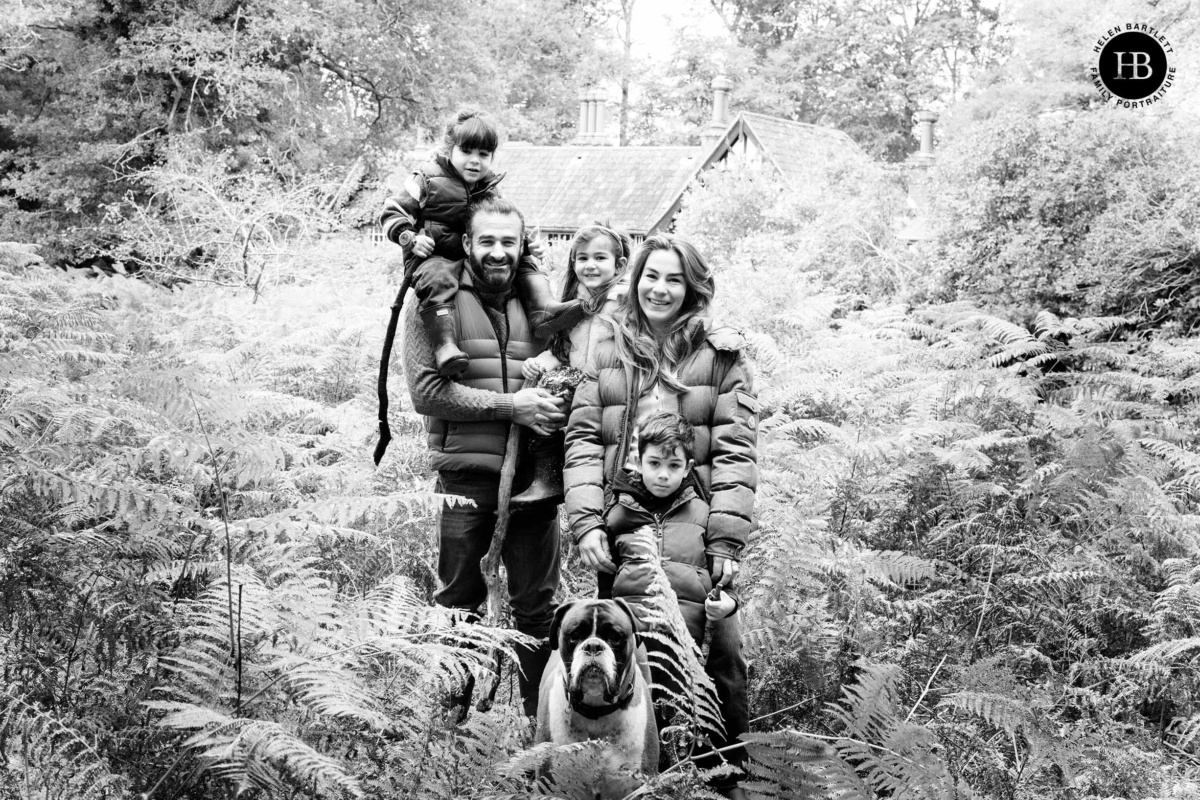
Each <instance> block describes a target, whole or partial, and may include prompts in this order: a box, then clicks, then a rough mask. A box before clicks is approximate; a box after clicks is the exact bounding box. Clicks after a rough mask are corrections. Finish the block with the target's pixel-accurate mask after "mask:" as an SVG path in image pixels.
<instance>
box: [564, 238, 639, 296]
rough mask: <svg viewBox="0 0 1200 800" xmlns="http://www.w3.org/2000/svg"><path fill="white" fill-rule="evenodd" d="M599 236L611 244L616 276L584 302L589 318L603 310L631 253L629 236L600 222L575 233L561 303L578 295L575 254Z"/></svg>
mask: <svg viewBox="0 0 1200 800" xmlns="http://www.w3.org/2000/svg"><path fill="white" fill-rule="evenodd" d="M601 236H603V237H605V238H606V239H608V240H609V241H610V242H612V252H613V257H614V258H615V259H616V260H617V274H616V275H614V276H613V279H612V280H611V281H609V282H608V283H607V284H606V285H604V286H601V287H600V291H599V292H597V293H595V294H594V295H592V297H591V298H590V299H588V300H585V301H584V305H585V306H586V307H587V310H588V314H589V316H590V315H591V314H595V313H596V312H597V311H599V310H600V309H602V308H604V301H606V300H607V299H608V293H609V292H610V291H611V290H612V287H613V286H615V285H616V283H617V281H619V280H620V279H621V276H622V275H624V274H625V270H626V269H628V267H629V256H630V254H631V253H632V252H633V239H631V238H629V234H627V233H625V232H624V231H620V230H617V229H615V228H613V227H611V226H609V225H605V224H604V223H602V222H594V223H592V224H591V225H585V226H584V227H582V228H580V229H579V230H577V231H575V235H574V236H573V237H571V249H570V250H569V251H568V253H567V278H566V280H565V281H564V282H563V290H562V299H563V302H568V301H571V300H574V299H575V297H576V295H578V293H579V278H577V277H576V276H575V254H576V253H578V252H579V251H580V250H582V249H583V248H585V247H587V246H588V245H589V244H591V243H592V241H593V240H594V239H599V238H600V237H601ZM622 259H624V260H625V264H624V265H622V264H621V260H622Z"/></svg>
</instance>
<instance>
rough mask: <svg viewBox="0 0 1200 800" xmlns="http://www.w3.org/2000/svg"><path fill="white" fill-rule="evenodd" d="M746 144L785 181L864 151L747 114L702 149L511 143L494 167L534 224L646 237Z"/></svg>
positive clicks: (813, 129)
mask: <svg viewBox="0 0 1200 800" xmlns="http://www.w3.org/2000/svg"><path fill="white" fill-rule="evenodd" d="M742 140H746V141H747V142H749V143H752V144H753V145H755V146H756V147H758V148H759V149H760V150H761V151H762V154H763V160H764V161H765V162H766V163H768V164H770V165H771V166H773V167H774V168H775V169H776V170H777V171H778V172H779V174H780V175H781V176H783V178H784V179H785V180H788V181H794V182H802V181H804V180H805V179H807V177H808V167H809V165H811V164H812V163H813V161H814V160H815V159H819V158H823V157H827V156H828V155H831V154H834V153H843V154H856V155H858V156H861V157H863V158H866V155H865V153H863V151H862V149H861V148H859V146H858V145H857V144H855V143H854V140H852V139H851V138H850V137H849V136H847V135H846V134H844V133H842V132H841V131H839V130H835V129H833V128H825V127H821V126H819V125H809V124H807V123H803V122H792V121H790V120H786V119H780V118H778V117H771V116H767V115H766V114H755V113H750V112H742V113H741V114H739V115H738V116H737V117H736V118H735V119H734V120H733V121H732V122H731V123H729V126H728V127H727V128H726V129H725V131H724V133H723V134H722V135H721V136H720V137H719V138H718V139H716V141H715V142H712V143H708V144H705V145H704V146H702V147H612V146H604V145H564V146H549V145H547V146H543V145H528V144H522V143H519V142H512V143H509V144H507V145H505V146H504V147H503V148H501V150H500V151H499V153H498V154H497V156H496V163H495V165H494V166H493V169H495V170H496V171H498V172H504V173H505V178H504V182H503V183H501V184H500V190H501V191H502V192H503V193H504V196H505V197H507V198H508V199H510V200H512V201H513V202H514V203H516V204H517V206H518V207H519V208H520V209H521V211H522V212H523V213H524V214H525V219H526V221H527V222H528V223H529V225H530V226H531V227H532V226H537V227H540V228H541V229H542V230H543V231H547V232H571V231H574V230H576V229H578V228H579V227H581V226H583V225H586V224H588V223H589V222H593V221H595V220H602V221H605V222H608V223H609V224H611V225H614V226H616V227H618V228H621V229H623V230H626V231H628V232H629V233H630V234H633V235H634V236H646V235H648V234H650V233H653V232H655V231H658V230H661V229H663V228H665V227H666V226H668V225H669V224H670V222H671V220H672V219H674V217H675V214H676V213H677V212H678V211H679V208H680V206H681V204H682V202H683V195H684V192H686V191H687V188H688V186H689V185H690V184H691V183H692V180H693V179H694V178H695V177H696V175H697V174H698V173H699V172H700V171H701V170H703V169H707V168H708V167H710V166H712V165H713V164H716V163H717V162H719V161H721V160H722V159H723V158H725V156H726V155H727V154H729V153H730V152H731V150H732V149H733V147H734V145H736V144H737V143H738V142H740V141H742Z"/></svg>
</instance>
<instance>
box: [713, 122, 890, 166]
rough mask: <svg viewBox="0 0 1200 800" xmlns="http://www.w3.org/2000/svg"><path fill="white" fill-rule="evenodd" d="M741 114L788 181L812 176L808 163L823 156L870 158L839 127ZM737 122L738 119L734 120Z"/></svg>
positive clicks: (751, 131) (772, 161)
mask: <svg viewBox="0 0 1200 800" xmlns="http://www.w3.org/2000/svg"><path fill="white" fill-rule="evenodd" d="M739 116H740V118H741V120H742V121H744V123H745V125H746V127H747V128H748V129H749V130H750V133H751V134H752V135H753V136H754V138H756V139H757V140H758V141H759V143H760V144H761V145H762V147H763V149H764V150H765V151H766V154H767V157H768V158H769V159H770V161H771V163H772V164H774V165H775V168H776V169H778V170H779V172H780V174H781V175H782V176H783V177H784V178H785V179H786V180H788V181H796V182H802V181H804V180H806V179H807V178H808V177H809V174H808V170H807V167H808V165H809V164H811V163H812V161H813V159H814V158H819V157H821V156H822V155H830V154H833V153H840V154H853V155H854V156H856V157H861V158H866V157H867V156H866V153H864V152H863V150H862V148H861V147H859V146H858V145H857V144H856V143H855V141H854V140H853V139H851V138H850V137H849V136H847V135H846V134H844V133H842V132H841V131H839V130H837V129H836V128H825V127H822V126H820V125H809V124H808V123H806V122H792V121H791V120H786V119H780V118H779V117H769V116H767V115H766V114H754V113H751V112H748V111H747V112H742V113H741V114H740V115H739ZM736 124H737V121H735V122H734V125H736Z"/></svg>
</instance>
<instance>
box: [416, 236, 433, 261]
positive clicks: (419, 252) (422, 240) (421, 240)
mask: <svg viewBox="0 0 1200 800" xmlns="http://www.w3.org/2000/svg"><path fill="white" fill-rule="evenodd" d="M412 251H413V255H414V256H416V257H417V258H429V257H430V256H431V255H433V239H430V238H429V237H428V236H426V235H425V234H423V233H418V234H417V238H416V239H413V248H412Z"/></svg>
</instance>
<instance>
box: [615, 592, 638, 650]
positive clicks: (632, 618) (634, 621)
mask: <svg viewBox="0 0 1200 800" xmlns="http://www.w3.org/2000/svg"><path fill="white" fill-rule="evenodd" d="M613 602H614V603H616V604H617V608H619V609H621V610H622V611H624V612H625V615H626V616H627V617H629V623H630V624H631V625H633V638H634V640H635V641H637V643H638V644H641V643H642V630H643V629H644V626H643V625H642V622H641V620H639V619H638V615H637V614H635V613H633V606H631V605H629V603H628V602H626V601H625V598H623V597H618V598H615V599H614V600H613Z"/></svg>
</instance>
